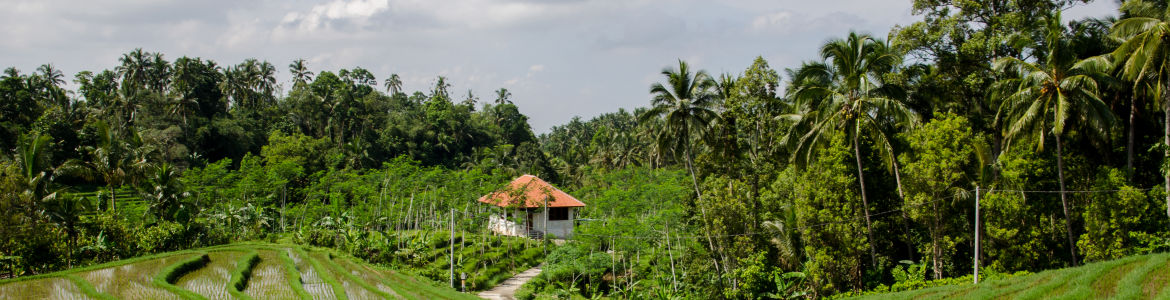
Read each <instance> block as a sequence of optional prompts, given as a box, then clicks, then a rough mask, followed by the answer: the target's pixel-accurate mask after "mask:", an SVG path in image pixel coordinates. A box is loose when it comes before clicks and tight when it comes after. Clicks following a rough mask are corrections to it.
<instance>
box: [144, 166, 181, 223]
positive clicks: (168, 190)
mask: <svg viewBox="0 0 1170 300" xmlns="http://www.w3.org/2000/svg"><path fill="white" fill-rule="evenodd" d="M139 193H140V194H141V195H142V199H143V200H146V201H147V202H149V203H150V211H151V212H152V213H154V215H155V216H156V217H158V218H159V219H162V220H175V219H176V217H177V214H178V213H179V211H180V210H182V209H183V208H184V207H183V198H186V197H187V196H188V193H187V192H185V191H184V189H183V186H182V184H181V182H180V181H179V172H177V171H176V170H175V168H174V167H171V165H170V164H167V163H163V164H161V165H159V166H157V167H155V168H153V169H151V170H150V174H148V175H147V176H146V181H145V184H144V185H143V186H140V187H139Z"/></svg>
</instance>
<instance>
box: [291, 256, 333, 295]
mask: <svg viewBox="0 0 1170 300" xmlns="http://www.w3.org/2000/svg"><path fill="white" fill-rule="evenodd" d="M286 251H287V253H288V257H289V258H292V260H293V263H294V264H296V266H297V270H298V271H300V272H301V282H302V283H304V284H303V286H304V287H305V292H308V293H309V295H310V296H312V297H313V299H314V300H332V299H337V297H336V296H334V295H333V287H332V286H330V285H329V284H328V283H325V280H323V279H321V276H320V275H318V274H317V270H315V268H313V265H312V264H310V263H309V261H308V260H307V259H309V258H308V257H302V256H301V255H300V254H297V253H296V252H294V251H292V250H286Z"/></svg>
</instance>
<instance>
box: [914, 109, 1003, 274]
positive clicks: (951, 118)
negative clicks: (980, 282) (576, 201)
mask: <svg viewBox="0 0 1170 300" xmlns="http://www.w3.org/2000/svg"><path fill="white" fill-rule="evenodd" d="M970 128H971V126H970V124H969V123H968V122H967V118H964V117H961V116H956V115H953V114H940V115H937V116H935V119H934V120H931V121H930V122H928V123H926V124H924V125H923V126H922V127H920V128H917V129H914V130H911V131H910V132H907V133H906V136H905V139H906V141H907V143H908V144H909V146H910V151H907V152H905V153H903V154H902V155H901V157H900V159H899V160H900V161H901V162H902V164H903V166H904V167H903V170H904V172H905V173H906V176H905V180H904V181H903V183H904V187H905V191H906V200H905V202H904V211H905V212H906V213H907V214H908V215H909V217H910V218H911V219H912V220H914V221H916V222H918V223H921V224H924V225H925V227H926V228H927V229H928V232H929V236H930V242H929V243H924V244H920V245H917V247H918V248H919V249H920V251H921V252H922V253H926V254H927V256H928V257H929V258H930V261H931V266H930V269H931V270H932V274H933V275H934V276H933V277H934V279H942V278H943V276H945V275H944V274H951V273H954V272H955V271H957V269H958V265H959V264H957V263H955V260H956V259H957V258H956V257H955V256H956V254H957V252H958V250H959V249H960V247H961V245H965V244H967V243H969V242H970V240H971V236H970V235H969V234H967V230H965V228H966V227H967V226H968V225H969V224H971V223H972V222H971V220H969V219H968V218H967V216H968V215H970V214H971V213H972V212H971V210H972V207H973V204H972V203H968V202H969V201H970V200H972V199H970V195H969V194H968V193H967V192H966V191H967V189H970V188H973V187H974V186H976V185H977V184H976V180H977V176H978V174H977V173H975V172H974V171H978V170H979V164H978V160H977V157H976V155H977V154H976V152H975V151H976V149H983V148H986V146H985V145H984V144H983V143H984V141H983V139H982V137H980V136H976V135H975V134H974V133H972V131H971V129H970ZM972 202H973V201H972ZM956 232H962V233H956ZM959 261H963V260H962V259H959ZM963 266H965V264H963ZM895 270H896V269H895ZM895 277H897V275H895ZM896 281H898V280H896Z"/></svg>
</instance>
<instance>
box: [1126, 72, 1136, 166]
mask: <svg viewBox="0 0 1170 300" xmlns="http://www.w3.org/2000/svg"><path fill="white" fill-rule="evenodd" d="M1137 99H1138V97H1137V90H1136V89H1135V90H1134V92H1133V98H1132V99H1130V100H1129V140H1128V143H1127V145H1126V146H1125V172H1126V176H1128V177H1129V180H1130V181H1131V182H1130V183H1131V184H1132V181H1133V139H1134V125H1136V124H1135V123H1136V121H1135V120H1136V119H1137V118H1136V117H1135V116H1136V115H1137Z"/></svg>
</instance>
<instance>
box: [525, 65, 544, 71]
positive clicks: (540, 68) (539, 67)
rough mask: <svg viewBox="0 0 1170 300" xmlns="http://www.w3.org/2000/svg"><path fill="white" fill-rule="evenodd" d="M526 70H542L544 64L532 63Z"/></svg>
mask: <svg viewBox="0 0 1170 300" xmlns="http://www.w3.org/2000/svg"><path fill="white" fill-rule="evenodd" d="M528 71H529V72H540V71H544V65H532V66H531V67H528Z"/></svg>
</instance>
